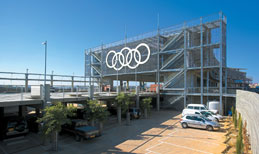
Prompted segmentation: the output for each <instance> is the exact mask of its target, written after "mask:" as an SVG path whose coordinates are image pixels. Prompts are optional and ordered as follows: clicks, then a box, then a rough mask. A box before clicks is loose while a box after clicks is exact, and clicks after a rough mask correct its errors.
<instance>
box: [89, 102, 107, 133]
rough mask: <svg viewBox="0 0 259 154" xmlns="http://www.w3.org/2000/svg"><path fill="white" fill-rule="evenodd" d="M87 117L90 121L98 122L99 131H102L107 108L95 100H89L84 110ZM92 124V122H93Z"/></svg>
mask: <svg viewBox="0 0 259 154" xmlns="http://www.w3.org/2000/svg"><path fill="white" fill-rule="evenodd" d="M85 111H86V113H87V116H88V117H89V119H90V120H92V121H94V120H98V122H99V128H100V131H102V130H103V122H104V120H106V119H107V117H108V116H109V112H108V111H107V107H105V106H103V105H102V104H101V103H99V102H98V101H97V100H90V101H89V102H88V105H87V107H86V108H85ZM93 123H94V122H93Z"/></svg>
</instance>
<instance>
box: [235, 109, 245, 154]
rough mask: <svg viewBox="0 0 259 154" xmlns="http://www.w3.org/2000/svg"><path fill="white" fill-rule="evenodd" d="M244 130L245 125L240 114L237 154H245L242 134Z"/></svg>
mask: <svg viewBox="0 0 259 154" xmlns="http://www.w3.org/2000/svg"><path fill="white" fill-rule="evenodd" d="M242 128H243V123H242V118H241V115H240V113H239V116H238V136H237V141H236V153H237V154H242V153H243V147H244V144H243V134H242Z"/></svg>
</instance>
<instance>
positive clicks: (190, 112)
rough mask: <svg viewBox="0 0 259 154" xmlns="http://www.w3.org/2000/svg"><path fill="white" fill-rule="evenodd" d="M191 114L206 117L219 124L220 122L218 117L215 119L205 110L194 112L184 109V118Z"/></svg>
mask: <svg viewBox="0 0 259 154" xmlns="http://www.w3.org/2000/svg"><path fill="white" fill-rule="evenodd" d="M190 114H196V115H201V116H204V117H206V118H208V119H210V120H211V121H214V122H219V120H218V119H217V118H216V117H214V116H213V115H212V114H210V113H209V112H207V111H205V110H203V111H199V110H193V109H184V110H183V112H182V117H184V116H185V115H190Z"/></svg>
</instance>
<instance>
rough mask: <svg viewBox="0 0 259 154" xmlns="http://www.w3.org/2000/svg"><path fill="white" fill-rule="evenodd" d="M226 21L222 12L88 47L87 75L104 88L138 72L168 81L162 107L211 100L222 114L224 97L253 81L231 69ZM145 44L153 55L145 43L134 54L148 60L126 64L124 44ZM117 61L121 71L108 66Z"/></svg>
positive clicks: (150, 79)
mask: <svg viewBox="0 0 259 154" xmlns="http://www.w3.org/2000/svg"><path fill="white" fill-rule="evenodd" d="M226 24H227V20H226V17H225V16H224V15H223V13H222V12H219V13H217V14H213V15H209V16H205V17H200V18H199V19H195V20H191V21H188V22H184V23H183V24H179V25H176V26H172V27H168V28H164V29H159V28H158V30H157V31H154V32H150V33H146V34H143V35H139V36H136V37H133V38H127V40H126V38H125V40H121V41H118V42H114V43H110V44H106V45H104V44H102V45H101V46H98V47H95V48H91V49H88V50H86V51H85V60H86V61H85V72H86V73H85V75H86V77H92V78H96V79H101V80H100V81H101V82H100V84H101V86H100V87H102V85H105V84H111V82H112V81H113V80H116V75H117V76H119V77H118V78H119V80H121V81H135V79H136V77H135V76H134V75H136V74H137V75H138V78H137V81H140V82H156V83H158V84H159V85H160V84H161V85H162V86H161V89H160V90H159V91H158V97H160V96H159V95H160V94H161V95H162V96H163V97H164V98H166V99H164V101H163V102H162V103H161V105H164V106H167V105H168V106H174V105H175V106H176V105H177V104H180V106H181V108H183V107H185V106H186V105H187V104H188V103H198V102H199V103H201V104H205V103H206V102H207V101H208V100H209V99H217V100H219V101H220V109H221V113H222V111H223V110H222V108H223V105H222V103H223V97H235V94H234V92H233V91H231V89H238V88H242V87H244V86H245V84H246V81H247V80H246V75H245V74H244V72H240V71H239V70H235V69H230V68H228V67H227V63H226V59H227V58H226ZM125 42H127V44H125ZM141 43H145V44H147V45H148V47H149V48H150V57H149V53H148V52H147V49H145V48H143V47H141V48H138V50H139V52H140V53H141V55H138V54H136V53H134V54H136V55H137V56H136V55H134V56H136V57H137V58H138V56H141V58H140V59H146V58H147V57H149V59H148V61H147V62H146V63H145V64H141V65H138V64H137V62H136V61H132V62H131V63H130V65H131V66H136V65H138V67H137V68H135V69H132V68H130V67H127V66H122V64H125V63H126V62H127V58H129V57H130V56H128V55H127V53H126V52H124V51H122V49H124V47H128V48H129V49H135V48H136V47H138V45H139V44H141ZM110 51H113V52H114V54H115V53H117V54H118V55H119V56H118V57H119V58H118V57H117V56H109V55H108V56H107V54H108V52H110ZM120 52H121V53H120ZM120 54H123V56H121V55H120ZM131 56H132V55H131ZM121 57H126V62H124V59H123V60H121V59H120V58H121ZM131 58H132V57H131ZM115 59H116V60H117V62H119V61H121V62H120V66H121V67H122V69H120V70H116V69H113V68H109V67H108V66H107V63H108V64H109V65H112V64H114V63H116V66H117V65H118V63H117V62H116V61H115ZM122 61H123V62H122ZM120 66H117V67H120ZM229 70H231V71H229ZM233 73H236V74H238V77H236V76H233ZM236 78H240V79H239V80H242V81H243V82H242V86H237V84H236V83H235V80H237V79H236ZM234 86H235V87H234ZM158 87H159V88H160V86H158ZM159 88H158V89H159ZM160 91H161V92H160ZM197 98H199V99H197ZM204 98H207V99H204ZM158 101H159V99H158ZM181 102H183V103H181ZM159 105H160V103H158V105H157V106H158V110H159Z"/></svg>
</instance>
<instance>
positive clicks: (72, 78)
mask: <svg viewBox="0 0 259 154" xmlns="http://www.w3.org/2000/svg"><path fill="white" fill-rule="evenodd" d="M71 80H72V81H71V92H74V76H72V77H71Z"/></svg>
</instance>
